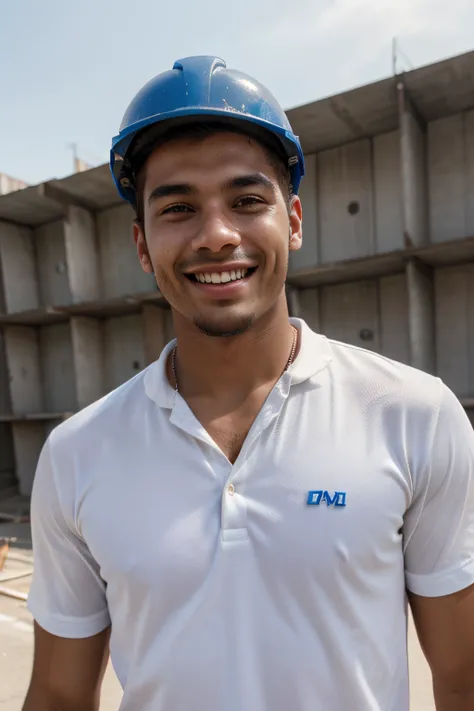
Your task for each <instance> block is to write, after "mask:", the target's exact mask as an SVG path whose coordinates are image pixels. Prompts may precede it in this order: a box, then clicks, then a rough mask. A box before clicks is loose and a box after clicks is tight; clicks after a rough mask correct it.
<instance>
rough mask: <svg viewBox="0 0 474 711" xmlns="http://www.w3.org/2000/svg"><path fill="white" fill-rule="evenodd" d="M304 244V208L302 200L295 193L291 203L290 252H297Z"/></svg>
mask: <svg viewBox="0 0 474 711" xmlns="http://www.w3.org/2000/svg"><path fill="white" fill-rule="evenodd" d="M302 244H303V208H302V205H301V200H300V199H299V197H298V196H297V195H293V197H292V198H291V203H290V245H289V247H290V252H297V251H298V249H301V245H302Z"/></svg>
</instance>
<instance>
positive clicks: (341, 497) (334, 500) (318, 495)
mask: <svg viewBox="0 0 474 711" xmlns="http://www.w3.org/2000/svg"><path fill="white" fill-rule="evenodd" d="M346 497H347V493H346V492H345V491H335V492H334V494H332V496H331V494H330V493H329V491H323V490H322V489H320V490H319V491H308V500H307V502H306V503H307V504H308V506H319V505H320V504H321V503H323V504H326V505H327V506H337V507H338V508H340V507H343V506H345V505H346Z"/></svg>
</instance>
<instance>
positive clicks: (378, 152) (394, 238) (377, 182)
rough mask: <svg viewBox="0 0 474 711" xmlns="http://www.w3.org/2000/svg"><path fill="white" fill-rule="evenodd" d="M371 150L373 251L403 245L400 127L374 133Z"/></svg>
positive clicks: (397, 247) (386, 250)
mask: <svg viewBox="0 0 474 711" xmlns="http://www.w3.org/2000/svg"><path fill="white" fill-rule="evenodd" d="M373 151H374V170H373V180H374V194H375V201H374V204H375V251H376V252H391V251H393V250H394V249H402V248H403V246H404V241H403V224H402V195H401V173H400V131H393V132H392V133H385V134H382V135H380V136H376V137H375V138H374V142H373Z"/></svg>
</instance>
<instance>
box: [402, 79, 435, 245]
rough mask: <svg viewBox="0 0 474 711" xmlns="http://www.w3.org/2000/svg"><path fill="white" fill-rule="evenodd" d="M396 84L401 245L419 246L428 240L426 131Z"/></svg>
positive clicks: (406, 97) (405, 95)
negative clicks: (400, 187)
mask: <svg viewBox="0 0 474 711" xmlns="http://www.w3.org/2000/svg"><path fill="white" fill-rule="evenodd" d="M397 88H398V98H399V112H400V150H401V181H402V214H403V231H404V237H405V246H407V247H411V246H420V245H423V244H425V243H426V242H428V190H427V169H426V134H425V128H424V126H423V124H422V122H421V119H420V117H419V116H418V115H417V112H416V109H415V107H414V106H413V104H412V103H411V101H410V99H409V97H408V96H407V93H406V91H405V87H404V84H403V83H402V82H400V83H399V84H398V87H397Z"/></svg>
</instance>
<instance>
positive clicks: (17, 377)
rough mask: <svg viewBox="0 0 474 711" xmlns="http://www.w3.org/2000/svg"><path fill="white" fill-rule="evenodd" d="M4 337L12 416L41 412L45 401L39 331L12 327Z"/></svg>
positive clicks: (6, 331) (23, 327)
mask: <svg viewBox="0 0 474 711" xmlns="http://www.w3.org/2000/svg"><path fill="white" fill-rule="evenodd" d="M4 335H5V351H6V357H7V365H8V374H9V380H10V397H11V406H12V412H13V413H14V414H15V415H18V414H20V415H24V414H28V413H34V412H41V411H42V410H43V403H44V400H43V387H42V379H41V370H40V355H39V343H38V331H37V329H36V328H32V327H27V326H8V328H6V329H5V332H4Z"/></svg>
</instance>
